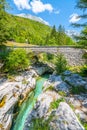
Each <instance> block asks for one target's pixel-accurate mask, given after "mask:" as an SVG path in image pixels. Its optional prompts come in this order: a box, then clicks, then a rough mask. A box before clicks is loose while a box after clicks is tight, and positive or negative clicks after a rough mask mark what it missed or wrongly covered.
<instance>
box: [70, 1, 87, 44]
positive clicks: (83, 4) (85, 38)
mask: <svg viewBox="0 0 87 130" xmlns="http://www.w3.org/2000/svg"><path fill="white" fill-rule="evenodd" d="M76 7H77V8H78V9H80V10H82V11H83V12H84V13H83V14H82V15H79V17H80V18H82V19H87V0H78V1H77V4H76ZM72 25H73V26H74V27H84V28H83V30H82V31H81V33H80V36H75V38H76V39H77V40H78V41H79V43H80V44H82V45H85V46H87V22H85V23H82V24H77V23H75V24H72Z"/></svg>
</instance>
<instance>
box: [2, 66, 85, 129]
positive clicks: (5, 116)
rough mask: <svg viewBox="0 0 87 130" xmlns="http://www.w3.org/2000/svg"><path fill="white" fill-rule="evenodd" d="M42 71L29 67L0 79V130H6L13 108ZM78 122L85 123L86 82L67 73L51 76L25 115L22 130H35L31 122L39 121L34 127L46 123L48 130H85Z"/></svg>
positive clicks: (10, 123)
mask: <svg viewBox="0 0 87 130" xmlns="http://www.w3.org/2000/svg"><path fill="white" fill-rule="evenodd" d="M46 71H47V68H46ZM46 71H45V69H43V67H42V68H41V67H39V69H38V68H34V67H33V68H31V69H30V70H29V71H25V72H22V73H20V74H19V75H18V76H14V77H13V78H10V79H6V78H2V79H0V130H10V128H11V125H12V120H13V111H14V107H15V106H16V104H17V103H18V102H19V104H21V103H22V102H23V101H24V99H25V98H26V96H27V95H28V94H29V93H30V92H31V91H33V90H34V88H35V85H36V78H37V77H38V74H40V75H42V74H43V73H45V72H46ZM78 118H79V119H80V121H82V122H83V123H85V124H86V123H87V80H86V79H84V78H82V77H81V76H79V75H78V74H73V73H71V72H70V71H65V72H64V73H63V74H62V75H56V74H51V75H50V77H49V79H48V80H47V81H45V83H44V85H43V92H42V93H41V94H40V96H39V97H38V99H37V102H36V105H35V106H34V109H33V110H32V111H31V112H30V113H29V115H27V119H26V121H25V125H24V130H31V128H32V127H33V130H36V128H37V126H35V128H34V126H33V123H34V125H35V122H34V121H35V120H39V119H40V120H39V122H38V124H39V123H40V125H42V124H41V122H42V123H43V121H44V123H45V122H47V123H48V127H49V129H50V130H57V129H58V130H85V128H84V126H83V125H82V124H81V123H80V121H79V119H78ZM44 123H43V124H44ZM46 125H47V124H46ZM44 126H45V124H44ZM43 129H44V130H45V128H43ZM49 129H47V128H46V130H49Z"/></svg>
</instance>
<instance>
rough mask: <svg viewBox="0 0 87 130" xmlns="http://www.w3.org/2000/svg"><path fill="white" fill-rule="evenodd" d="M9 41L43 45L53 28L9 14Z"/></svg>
mask: <svg viewBox="0 0 87 130" xmlns="http://www.w3.org/2000/svg"><path fill="white" fill-rule="evenodd" d="M7 24H8V33H9V36H8V40H13V41H16V42H22V43H24V42H28V43H32V44H41V45H43V44H44V42H45V38H46V36H47V34H49V33H50V32H51V28H50V27H49V26H47V25H45V24H42V23H40V22H37V21H34V20H30V19H27V18H22V17H18V16H13V15H10V14H7Z"/></svg>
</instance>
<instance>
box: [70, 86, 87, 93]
mask: <svg viewBox="0 0 87 130" xmlns="http://www.w3.org/2000/svg"><path fill="white" fill-rule="evenodd" d="M70 92H71V94H80V93H86V92H87V90H86V89H85V88H84V87H82V86H81V87H74V86H73V87H72V88H71V90H70Z"/></svg>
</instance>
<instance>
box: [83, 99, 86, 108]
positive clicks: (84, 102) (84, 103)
mask: <svg viewBox="0 0 87 130" xmlns="http://www.w3.org/2000/svg"><path fill="white" fill-rule="evenodd" d="M82 105H83V106H84V107H86V108H87V99H86V100H84V101H83V102H82Z"/></svg>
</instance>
